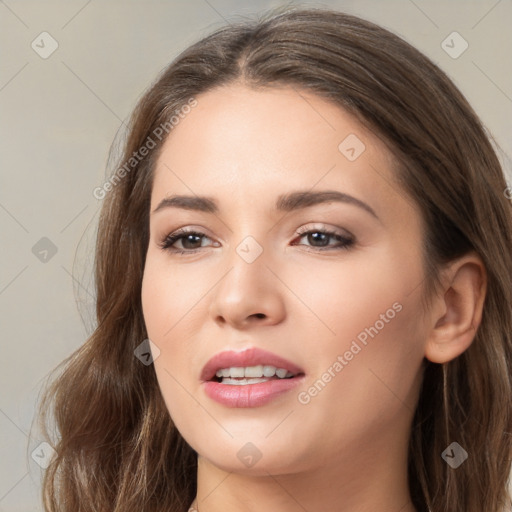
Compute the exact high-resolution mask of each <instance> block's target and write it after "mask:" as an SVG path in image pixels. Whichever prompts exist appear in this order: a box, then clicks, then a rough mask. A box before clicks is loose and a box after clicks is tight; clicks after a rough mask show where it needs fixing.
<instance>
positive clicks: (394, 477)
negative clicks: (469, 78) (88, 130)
mask: <svg viewBox="0 0 512 512" xmlns="http://www.w3.org/2000/svg"><path fill="white" fill-rule="evenodd" d="M505 191H506V182H505V179H504V176H503V172H502V169H501V167H500V164H499V161H498V159H497V157H496V155H495V153H494V151H493V148H492V146H491V144H490V143H489V141H488V139H487V138H486V135H485V132H484V129H483V128H482V125H481V123H480V121H479V119H478V118H477V116H476V114H475V113H474V112H473V110H472V109H471V107H470V106H469V105H468V103H467V102H466V100H465V99H464V97H463V96H462V95H461V93H460V92H459V91H458V90H457V89H456V88H455V86H454V85H453V84H452V82H451V81H450V80H449V79H448V78H447V77H446V75H445V74H444V73H443V72H442V71H440V70H439V69H438V68H437V67H436V66H435V65H434V64H433V63H432V62H430V61H429V60H428V59H427V58H426V57H425V56H423V55H422V54H421V53H419V52H418V51H417V50H416V49H414V48H412V47H411V46H410V45H409V44H407V43H406V42H404V41H403V40H401V39H400V38H399V37H397V36H395V35H393V34H391V33H390V32H388V31H386V30H384V29H382V28H380V27H378V26H376V25H374V24H372V23H369V22H367V21H364V20H362V19H359V18H356V17H353V16H349V15H346V14H343V13H339V12H335V11H329V10H325V9H291V10H286V11H283V12H277V13H272V14H271V15H268V16H266V17H264V18H262V19H260V20H259V21H258V22H244V23H239V24H233V25H230V26H228V27H225V28H222V29H219V30H217V31H216V32H215V33H213V34H211V35H209V36H208V37H205V38H204V39H202V40H201V41H199V42H198V43H196V44H194V45H193V46H191V47H190V48H188V49H187V50H186V51H185V52H183V53H182V54H181V55H180V56H179V57H178V58H177V59H176V60H175V61H174V62H173V63H171V65H170V66H169V67H168V68H167V69H166V70H165V71H164V72H163V73H162V74H161V76H160V77H159V78H158V80H157V81H156V82H155V83H154V84H153V85H152V86H151V87H150V88H149V90H148V91H147V93H146V94H145V95H144V97H143V98H142V99H141V100H140V102H139V104H138V105H137V107H136V109H135V111H134V113H133V116H132V118H131V123H130V129H129V133H128V136H127V139H126V143H125V147H124V154H123V156H122V158H121V160H120V161H119V162H118V165H117V167H116V170H115V171H114V173H113V175H112V177H111V178H110V179H109V181H108V182H106V183H105V184H104V186H103V187H100V188H98V189H97V190H96V191H95V196H96V197H97V198H99V199H103V201H104V203H103V207H102V213H101V218H100V224H99V231H98V241H97V248H96V267H95V277H96V286H97V318H98V326H97V329H96V331H95V332H94V333H93V335H92V336H91V338H90V339H89V340H88V341H87V342H86V343H85V344H84V345H83V346H82V347H80V349H79V350H78V351H77V352H76V353H75V354H73V356H72V357H70V358H69V360H67V361H66V367H65V371H64V373H63V374H62V375H61V376H60V377H59V378H58V379H56V380H55V382H54V383H53V385H52V387H51V388H49V389H48V391H47V394H46V396H45V400H44V401H43V402H42V404H41V410H42V419H43V420H45V419H46V418H47V415H48V414H49V411H50V409H51V411H52V413H53V414H54V415H55V418H56V424H57V427H58V438H57V439H56V440H54V441H52V442H53V443H54V446H55V449H56V452H57V455H56V457H55V459H54V460H53V462H52V465H51V466H50V467H49V468H48V470H47V471H46V473H45V479H44V483H43V484H44V501H45V507H46V510H48V511H57V510H60V511H77V510H83V511H86V510H87V511H89V510H91V511H92V510H95V511H100V510H101V511H103V510H105V511H106V510H109V511H116V512H121V511H122V512H129V511H138V512H140V511H148V512H149V511H151V512H154V511H160V510H161V511H176V512H177V511H180V512H181V511H186V510H187V509H188V508H189V507H191V509H192V510H199V511H200V512H211V511H218V510H222V511H223V512H226V511H231V510H246V511H259V510H279V511H286V512H287V511H295V510H307V511H311V512H314V511H320V510H322V511H329V512H334V511H343V512H355V511H362V510H379V511H386V512H388V511H389V512H392V511H393V512H399V511H401V512H426V511H429V510H430V511H432V512H448V511H449V512H455V511H460V512H482V511H485V512H504V511H505V510H510V498H509V496H508V495H507V489H506V485H507V479H508V475H509V471H510V460H511V458H512V457H511V439H510V432H511V427H512V425H511V424H512V415H511V413H512V382H511V373H512V372H511V369H512V340H511V336H512V334H511V333H512V310H511V305H512V297H511V287H510V282H511V280H512V266H511V259H510V254H511V249H512V223H511V219H512V215H511V213H512V212H511V209H512V207H511V203H510V201H509V200H508V199H507V197H506V192H505ZM50 405H51V406H52V408H51V407H50Z"/></svg>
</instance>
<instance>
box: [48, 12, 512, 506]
mask: <svg viewBox="0 0 512 512" xmlns="http://www.w3.org/2000/svg"><path fill="white" fill-rule="evenodd" d="M235 82H238V83H244V84H246V85H247V86H249V87H282V86H285V87H286V86H288V87H294V88H296V89H298V90H300V89H302V90H305V91H309V92H313V93H315V94H317V95H319V96H322V97H324V98H327V99H329V100H330V101H332V102H333V103H335V104H337V105H339V106H340V107H341V108H343V109H346V110H347V111H348V112H350V113H352V114H353V115H355V116H357V118H358V119H359V120H360V121H362V122H363V123H364V124H365V125H366V126H368V127H369V128H370V129H371V130H372V131H373V132H374V133H376V134H377V135H378V136H379V137H380V138H381V139H382V140H383V141H385V143H386V144H387V146H388V147H389V149H390V151H391V152H392V153H393V155H394V156H395V158H396V161H397V166H396V176H397V179H398V181H399V182H400V184H401V187H403V190H404V193H406V194H407V195H409V196H410V197H411V198H412V200H413V201H415V202H416V203H417V204H418V205H419V207H420V209H421V212H422V215H423V217H424V220H425V223H426V227H427V233H426V236H425V241H424V242H425V243H424V256H425V275H426V281H425V286H426V289H427V290H428V291H429V293H431V292H433V291H434V290H435V289H436V285H437V283H438V281H437V278H438V276H439V270H440V269H441V267H442V265H443V264H444V263H446V262H449V261H451V260H453V259H454V258H456V257H458V256H461V255H463V254H465V253H467V252H468V251H470V250H474V251H476V252H477V253H478V254H479V255H480V257H481V258H482V261H483V262H484V265H485V267H486V271H487V274H488V289H487V296H486V300H485V303H484V311H483V319H482V323H481V325H480V327H479V328H478V330H477V332H476V336H475V339H474V342H473V343H472V344H471V346H470V347H469V348H468V349H467V350H466V351H465V352H464V353H463V354H462V355H460V356H459V357H457V358H456V359H455V360H453V361H451V362H449V363H446V364H443V365H441V364H434V363H431V362H428V361H426V362H425V373H424V379H423V384H422V389H421V394H420V399H419V402H418V405H417V410H416V413H415V417H414V422H413V427H412V430H411V436H410V442H409V488H410V492H411V496H412V500H413V503H414V505H415V507H416V508H417V510H418V511H419V512H428V509H430V510H431V511H432V512H456V511H459V512H483V511H485V512H502V511H503V510H505V507H506V506H510V501H509V497H508V494H507V488H506V485H507V478H508V475H509V471H510V460H511V458H512V448H511V446H512V443H511V437H510V436H511V431H512V382H511V380H512V379H511V374H512V286H511V283H512V265H511V253H512V204H511V202H510V201H509V200H508V199H507V197H506V194H505V189H506V187H507V184H506V182H505V179H504V174H503V171H502V169H501V166H500V163H499V160H498V158H497V156H496V153H495V151H494V149H493V146H492V145H491V143H490V142H489V139H488V137H487V136H486V133H485V130H484V128H483V127H482V124H481V122H480V120H479V119H478V117H477V115H476V114H475V112H474V111H473V109H472V108H471V107H470V105H469V104H468V103H467V101H466V100H465V98H464V97H463V95H462V94H461V93H460V92H459V91H458V89H457V88H456V87H455V86H454V85H453V83H452V82H451V81H450V80H449V78H448V77H447V76H446V75H445V73H443V72H442V71H441V70H440V69H439V68H438V67H437V66H435V65H434V64H433V63H432V62H431V61H430V60H429V59H428V58H426V57H425V56H424V55H422V54H421V53H420V52H419V51H418V50H416V49H415V48H413V47H412V46H410V45H409V44H408V43H406V42H405V41H403V40H402V39H401V38H399V37H398V36H396V35H394V34H392V33H390V32H389V31H387V30H385V29H383V28H381V27H379V26H377V25H375V24H373V23H370V22H367V21H365V20H362V19H360V18H357V17H355V16H351V15H347V14H344V13H340V12H337V11H331V10H327V9H323V8H308V9H301V8H287V9H284V10H283V9H278V10H277V11H276V10H274V11H270V12H268V13H267V14H266V15H264V16H261V17H260V18H259V19H258V20H244V21H238V22H237V23H233V24H231V25H229V26H225V27H223V28H220V29H218V30H216V31H215V32H213V33H212V34H210V35H208V36H207V37H205V38H203V39H202V40H200V41H199V42H197V43H195V44H194V45H192V46H191V47H189V48H188V49H186V50H185V51H184V52H183V53H182V54H181V55H179V56H178V57H177V58H176V59H175V60H174V61H173V62H172V63H171V64H170V65H169V66H168V67H167V68H166V69H165V70H164V71H163V72H162V73H161V75H160V76H159V77H158V79H157V80H156V81H155V82H154V83H153V84H152V85H151V86H150V87H149V89H148V90H147V92H146V93H145V95H144V96H143V97H142V99H141V100H140V101H139V103H138V105H137V106H136V108H135V110H134V112H133V114H132V117H131V119H130V123H129V131H128V135H127V137H126V141H125V143H124V152H123V154H122V156H121V159H120V160H119V161H118V163H117V165H116V167H115V169H114V174H113V175H112V177H111V179H110V181H109V183H108V184H105V186H104V187H103V188H102V190H103V192H101V194H104V196H105V197H104V199H103V205H102V210H101V216H100V220H99V228H98V234H97V245H96V259H95V285H96V315H97V328H96V329H95V331H94V332H93V334H92V335H91V336H90V338H89V339H88V340H87V341H86V343H85V344H84V345H82V346H80V348H79V349H78V350H76V352H74V353H73V354H72V355H71V356H70V357H69V358H68V359H66V360H65V361H63V363H61V365H60V366H62V369H63V371H62V372H61V373H60V374H59V376H58V377H56V378H55V379H54V381H53V382H52V383H51V386H50V385H49V386H48V389H47V390H46V392H45V395H44V399H43V400H42V401H41V403H40V416H41V425H43V428H45V429H46V427H45V425H46V424H47V423H48V420H49V419H50V418H49V415H50V414H51V416H52V418H53V419H54V420H55V428H56V429H57V430H56V431H55V432H54V434H53V435H54V438H51V437H50V433H49V430H48V429H46V430H45V432H46V435H47V438H48V440H49V442H50V443H51V444H53V446H54V448H55V450H56V456H55V458H54V459H53V462H52V463H51V465H50V466H49V468H48V469H47V470H46V472H45V475H44V481H43V499H44V504H45V509H46V510H47V511H49V512H57V511H61V512H80V511H101V512H106V511H107V510H108V511H109V512H150V511H151V512H155V511H166V512H184V511H185V510H187V507H188V506H189V505H190V503H191V502H192V500H193V498H194V497H195V492H196V470H197V454H196V453H195V452H194V451H193V450H192V448H191V447H190V446H189V445H188V444H187V443H186V442H185V441H184V440H183V438H182V437H181V435H180V433H179V432H178V431H177V429H176V428H175V427H174V425H173V422H172V420H171V418H170V416H169V413H168V411H167V409H166V407H165V404H164V401H163V398H162V396H161V392H160V389H159V386H158V382H157V379H156V376H155V371H154V368H153V366H152V365H147V366H146V365H144V364H142V363H141V361H140V360H139V359H138V358H137V357H135V356H134V350H135V349H136V348H137V347H138V346H139V345H140V344H141V342H143V340H145V339H146V338H147V333H146V329H145V325H144V319H143V315H142V307H141V297H140V296H141V282H142V276H143V270H144V263H145V254H146V250H147V246H148V239H149V234H148V229H149V228H148V225H149V205H150V195H151V187H152V176H153V170H154V167H155V162H156V160H157V158H158V155H159V151H160V148H161V147H162V143H163V142H164V141H165V137H164V136H162V135H160V137H158V136H157V135H156V134H161V132H162V128H161V127H162V126H166V127H167V128H169V127H170V124H169V123H170V122H171V121H170V120H171V119H172V117H173V116H174V119H175V122H176V120H179V116H180V113H181V114H183V112H186V110H185V107H184V106H185V105H187V104H190V102H191V99H192V101H194V100H197V101H200V98H198V96H199V95H200V94H201V93H203V92H206V91H208V90H211V89H212V88H214V87H217V86H220V85H225V84H229V83H235ZM171 124H172V123H171ZM159 127H160V128H159ZM164 131H165V132H166V133H167V132H168V131H169V130H167V129H166V130H164ZM149 140H151V141H152V142H151V144H150V143H149ZM149 145H151V149H150V151H149V152H148V153H147V154H146V155H145V156H144V157H143V158H140V159H139V158H137V159H136V160H133V161H132V160H130V159H131V158H133V155H134V154H135V153H137V154H140V152H141V151H140V149H141V148H142V147H143V146H146V147H147V146H149ZM127 162H130V163H129V165H127ZM122 169H124V171H123V170H122ZM454 440H456V441H457V442H458V443H459V444H460V445H461V446H462V447H463V448H464V449H465V450H466V452H468V454H469V457H468V459H467V460H466V461H465V462H464V463H463V464H462V465H461V466H459V467H458V468H457V469H456V470H455V469H452V468H451V467H449V466H448V464H447V463H446V462H445V461H444V460H443V458H442V457H441V454H442V452H443V451H444V450H445V449H446V448H447V447H448V446H449V445H450V444H451V443H452V441H454Z"/></svg>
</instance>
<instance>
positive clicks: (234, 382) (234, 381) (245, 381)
mask: <svg viewBox="0 0 512 512" xmlns="http://www.w3.org/2000/svg"><path fill="white" fill-rule="evenodd" d="M267 380H268V379H265V378H262V379H228V378H224V379H222V384H232V385H235V386H245V385H246V384H258V383H260V382H267Z"/></svg>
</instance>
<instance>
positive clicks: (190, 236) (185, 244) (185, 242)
mask: <svg viewBox="0 0 512 512" xmlns="http://www.w3.org/2000/svg"><path fill="white" fill-rule="evenodd" d="M192 238H196V240H195V242H196V243H197V242H198V241H200V237H199V236H198V235H187V236H186V237H185V238H184V239H183V245H184V246H185V248H186V249H195V247H187V244H188V243H189V242H190V243H192V244H194V241H193V240H191V239H192Z"/></svg>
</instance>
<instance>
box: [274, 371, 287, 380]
mask: <svg viewBox="0 0 512 512" xmlns="http://www.w3.org/2000/svg"><path fill="white" fill-rule="evenodd" d="M287 373H288V370H285V369H284V368H279V369H278V370H276V375H277V376H278V377H279V378H280V379H284V378H285V377H286V374H287Z"/></svg>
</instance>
